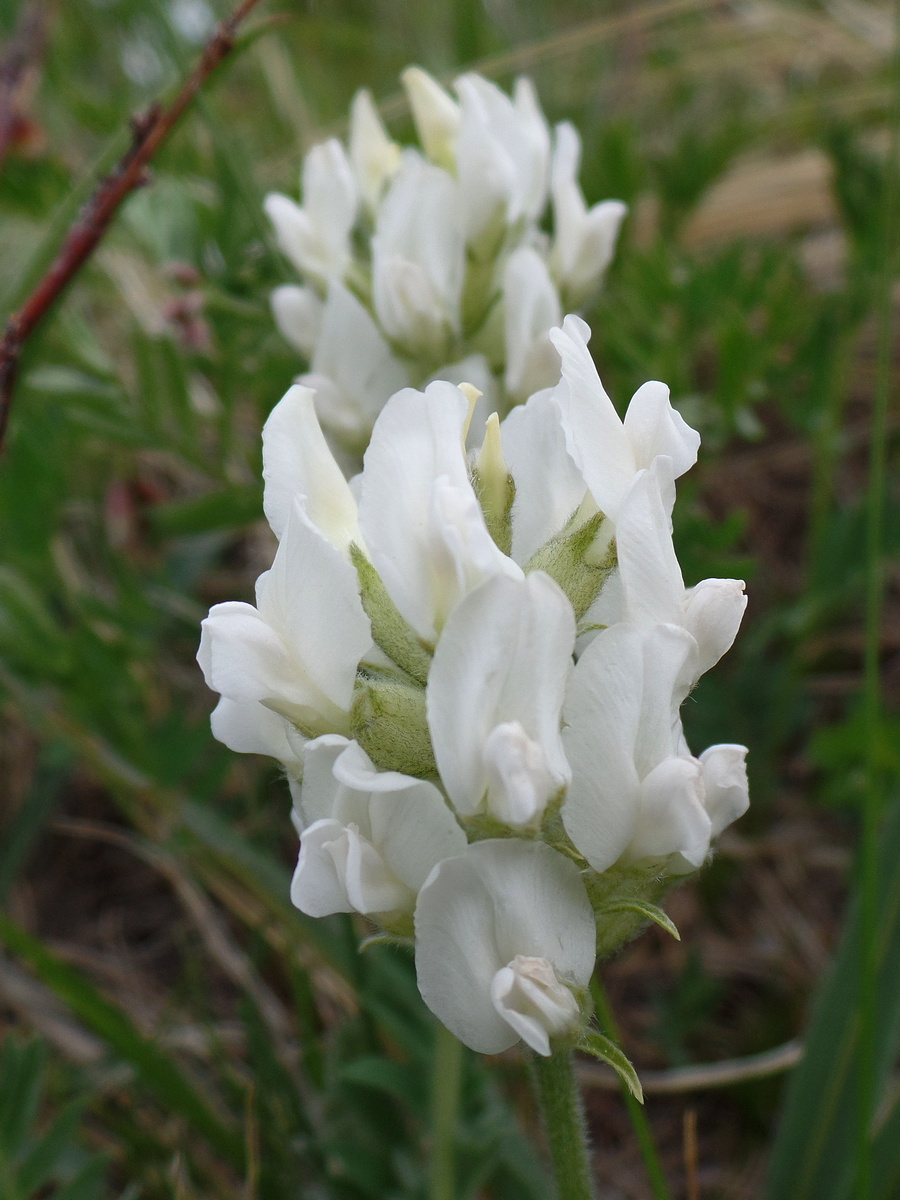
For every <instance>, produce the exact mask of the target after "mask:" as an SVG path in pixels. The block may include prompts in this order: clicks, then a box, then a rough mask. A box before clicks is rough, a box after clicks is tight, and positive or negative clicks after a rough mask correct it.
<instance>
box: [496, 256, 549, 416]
mask: <svg viewBox="0 0 900 1200" xmlns="http://www.w3.org/2000/svg"><path fill="white" fill-rule="evenodd" d="M503 306H504V313H505V323H506V328H505V333H506V389H507V391H508V392H509V393H510V395H512V396H514V397H516V398H517V399H524V397H525V396H529V395H531V393H533V392H536V391H538V390H539V389H540V388H544V387H552V386H553V385H554V384H556V383H557V382H558V380H559V374H560V360H559V354H558V353H557V351H556V350H555V349H554V347H553V344H552V342H551V341H550V330H551V329H552V328H553V327H554V326H555V325H558V324H559V323H560V321H561V320H562V309H561V307H560V302H559V296H558V295H557V294H556V288H555V287H554V285H553V281H552V280H551V278H550V275H549V273H548V271H547V266H546V264H545V262H544V260H543V259H542V258H541V256H540V255H539V254H538V253H537V251H536V250H534V249H532V248H531V247H530V246H520V247H519V248H518V249H517V250H514V251H513V253H512V254H511V255H510V256H509V259H508V261H507V264H506V269H505V271H504V273H503Z"/></svg>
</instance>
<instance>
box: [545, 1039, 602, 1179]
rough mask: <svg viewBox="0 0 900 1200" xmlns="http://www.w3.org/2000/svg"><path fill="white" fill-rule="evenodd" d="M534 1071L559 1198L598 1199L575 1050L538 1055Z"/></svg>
mask: <svg viewBox="0 0 900 1200" xmlns="http://www.w3.org/2000/svg"><path fill="white" fill-rule="evenodd" d="M534 1073H535V1077H536V1079H537V1089H538V1096H539V1097H540V1102H541V1108H542V1109H543V1113H544V1125H545V1127H546V1130H547V1143H548V1145H549V1147H550V1158H551V1161H552V1163H553V1174H554V1176H555V1178H556V1187H557V1192H558V1195H559V1200H594V1188H593V1185H592V1182H591V1170H590V1163H589V1159H588V1148H587V1132H586V1129H585V1124H584V1109H583V1108H582V1104H581V1096H580V1095H579V1093H578V1088H577V1085H576V1083H575V1076H574V1073H573V1071H572V1054H571V1051H569V1050H558V1051H557V1052H556V1053H555V1054H551V1055H550V1057H549V1058H545V1057H544V1056H543V1055H535V1058H534Z"/></svg>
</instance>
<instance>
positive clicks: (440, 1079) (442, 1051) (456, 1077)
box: [428, 1024, 463, 1200]
mask: <svg viewBox="0 0 900 1200" xmlns="http://www.w3.org/2000/svg"><path fill="white" fill-rule="evenodd" d="M462 1055H463V1049H462V1043H461V1042H459V1041H458V1040H457V1039H456V1038H455V1037H454V1036H453V1034H452V1033H450V1031H449V1030H448V1029H445V1028H444V1026H443V1025H440V1024H439V1025H438V1028H437V1036H436V1037H435V1046H434V1067H433V1073H432V1076H431V1137H432V1143H431V1164H430V1172H429V1174H430V1178H429V1184H428V1196H429V1200H456V1162H455V1159H456V1152H455V1150H456V1124H457V1117H458V1115H459V1095H460V1084H461V1082H462Z"/></svg>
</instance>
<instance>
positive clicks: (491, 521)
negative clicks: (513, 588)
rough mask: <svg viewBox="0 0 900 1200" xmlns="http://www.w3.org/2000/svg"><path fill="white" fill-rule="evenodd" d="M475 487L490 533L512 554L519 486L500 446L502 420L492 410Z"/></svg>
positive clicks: (475, 471)
mask: <svg viewBox="0 0 900 1200" xmlns="http://www.w3.org/2000/svg"><path fill="white" fill-rule="evenodd" d="M472 486H473V488H474V489H475V495H476V496H477V497H478V503H479V504H480V505H481V511H482V512H483V513H484V523H485V525H487V528H488V533H489V534H490V535H491V537H492V538H493V539H494V542H495V543H496V545H497V547H498V548H499V549H500V550H501V551H502V552H503V553H504V554H509V552H510V550H511V548H512V506H513V501H514V500H515V498H516V485H515V483H514V482H513V477H512V475H510V473H509V468H508V467H507V465H506V462H505V461H504V458H503V451H502V449H501V446H500V419H499V417H498V416H497V414H496V413H491V415H490V417H488V420H487V422H486V424H485V431H484V442H483V444H482V447H481V450H480V452H479V454H478V458H477V459H476V460H475V463H474V465H473V467H472Z"/></svg>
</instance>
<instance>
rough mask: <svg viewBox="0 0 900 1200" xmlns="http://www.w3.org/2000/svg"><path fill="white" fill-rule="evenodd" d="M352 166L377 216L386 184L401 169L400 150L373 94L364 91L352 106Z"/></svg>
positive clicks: (363, 195) (365, 199)
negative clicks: (384, 121)
mask: <svg viewBox="0 0 900 1200" xmlns="http://www.w3.org/2000/svg"><path fill="white" fill-rule="evenodd" d="M349 149H350V162H351V163H352V165H353V170H354V172H355V174H356V182H357V184H358V186H359V191H360V194H361V195H362V198H363V200H364V201H365V203H366V204H367V205H368V208H369V211H370V212H375V211H376V210H377V208H378V202H379V200H380V199H381V196H382V193H383V192H384V189H385V187H386V186H387V184H388V183H389V182H390V181H391V179H393V177H394V175H396V173H397V170H398V168H399V166H400V147H399V146H398V145H397V143H396V142H394V141H392V140H391V139H390V138H389V137H388V135H387V131H386V130H385V128H384V125H383V124H382V121H381V117H380V116H379V115H378V109H377V108H376V107H375V103H374V101H373V100H372V96H371V93H370V92H368V91H367V90H366V89H365V88H362V89H361V90H360V91H358V92H357V93H356V95H355V96H354V97H353V103H352V104H351V106H350V138H349Z"/></svg>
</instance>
